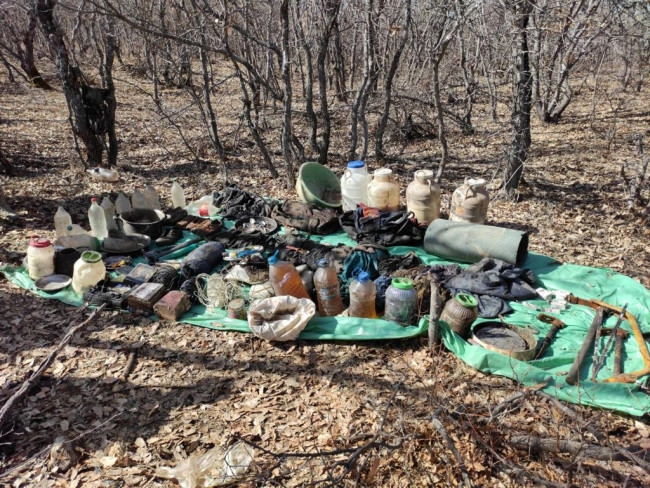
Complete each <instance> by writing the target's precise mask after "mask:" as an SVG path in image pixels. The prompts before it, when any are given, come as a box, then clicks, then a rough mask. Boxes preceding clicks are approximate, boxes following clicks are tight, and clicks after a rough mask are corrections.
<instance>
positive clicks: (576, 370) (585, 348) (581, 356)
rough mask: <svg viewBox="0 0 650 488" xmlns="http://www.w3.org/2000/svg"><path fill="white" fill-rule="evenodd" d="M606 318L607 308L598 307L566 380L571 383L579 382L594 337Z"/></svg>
mask: <svg viewBox="0 0 650 488" xmlns="http://www.w3.org/2000/svg"><path fill="white" fill-rule="evenodd" d="M572 303H573V302H572ZM604 319H605V309H604V308H603V307H598V309H597V310H596V316H595V317H594V320H593V321H592V322H591V326H590V327H589V331H588V332H587V335H586V337H585V340H584V342H583V343H582V347H581V348H580V351H578V354H577V355H576V358H575V359H574V360H573V364H572V365H571V369H570V370H569V374H568V375H567V377H566V382H567V383H568V384H569V385H575V384H576V383H578V381H580V367H581V366H582V363H583V362H584V360H585V358H586V357H587V354H588V353H589V349H590V348H591V345H592V344H593V343H594V339H595V338H596V331H597V330H598V329H599V328H600V327H601V326H602V325H603V320H604Z"/></svg>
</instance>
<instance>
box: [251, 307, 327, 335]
mask: <svg viewBox="0 0 650 488" xmlns="http://www.w3.org/2000/svg"><path fill="white" fill-rule="evenodd" d="M314 315H316V304H314V302H312V301H311V300H308V299H306V298H295V297H291V296H279V297H271V298H264V299H262V300H255V301H254V302H253V303H251V306H250V308H249V310H248V326H249V327H250V329H251V332H252V333H253V335H255V336H257V337H259V338H260V339H266V340H267V341H293V340H295V339H296V338H297V337H298V336H299V335H300V333H301V332H302V330H303V329H304V328H305V327H306V326H307V322H309V321H310V320H311V319H312V317H313V316H314Z"/></svg>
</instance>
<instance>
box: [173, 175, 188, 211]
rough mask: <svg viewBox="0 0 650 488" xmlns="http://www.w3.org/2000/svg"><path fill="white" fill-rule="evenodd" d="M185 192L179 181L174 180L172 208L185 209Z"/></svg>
mask: <svg viewBox="0 0 650 488" xmlns="http://www.w3.org/2000/svg"><path fill="white" fill-rule="evenodd" d="M185 205H187V204H186V203H185V192H184V191H183V187H182V186H181V185H180V184H179V183H178V181H176V180H174V182H173V183H172V207H174V208H178V207H180V208H185Z"/></svg>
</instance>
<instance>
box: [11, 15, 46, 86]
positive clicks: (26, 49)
mask: <svg viewBox="0 0 650 488" xmlns="http://www.w3.org/2000/svg"><path fill="white" fill-rule="evenodd" d="M35 7H36V5H35V4H33V3H32V4H31V5H30V6H29V9H28V11H27V15H28V16H29V21H28V23H27V30H26V31H25V35H24V36H23V38H22V45H21V46H20V47H19V54H20V56H19V61H20V67H21V68H22V69H23V71H24V72H25V74H26V75H27V78H28V79H29V82H30V83H31V84H32V85H33V86H35V87H36V88H41V89H43V90H51V89H52V87H51V86H50V84H49V83H48V82H47V81H45V80H44V79H43V76H42V75H41V73H40V72H39V71H38V68H36V64H35V63H34V36H35V35H36V23H37V21H36V8H35Z"/></svg>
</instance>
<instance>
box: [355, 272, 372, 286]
mask: <svg viewBox="0 0 650 488" xmlns="http://www.w3.org/2000/svg"><path fill="white" fill-rule="evenodd" d="M369 279H370V275H369V274H368V272H367V271H361V272H359V274H358V275H357V281H359V282H360V283H365V282H366V281H368V280H369Z"/></svg>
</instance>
